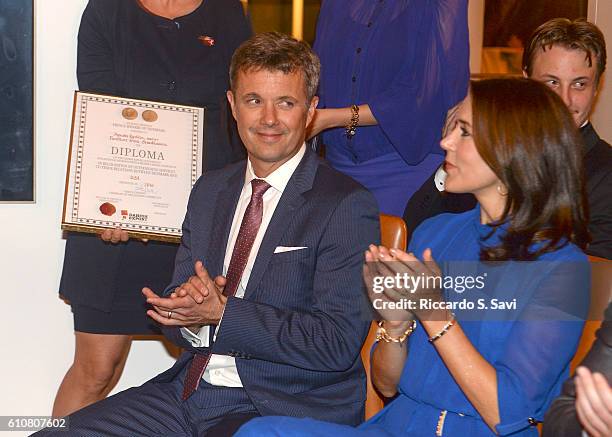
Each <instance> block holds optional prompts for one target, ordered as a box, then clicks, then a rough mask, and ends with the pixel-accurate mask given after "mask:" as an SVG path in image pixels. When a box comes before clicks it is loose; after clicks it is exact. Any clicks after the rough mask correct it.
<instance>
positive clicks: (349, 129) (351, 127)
mask: <svg viewBox="0 0 612 437" xmlns="http://www.w3.org/2000/svg"><path fill="white" fill-rule="evenodd" d="M358 123H359V106H357V105H351V121H350V122H349V124H347V125H346V129H345V132H346V137H347V138H348V139H349V140H350V139H351V138H353V137H354V136H355V132H357V124H358Z"/></svg>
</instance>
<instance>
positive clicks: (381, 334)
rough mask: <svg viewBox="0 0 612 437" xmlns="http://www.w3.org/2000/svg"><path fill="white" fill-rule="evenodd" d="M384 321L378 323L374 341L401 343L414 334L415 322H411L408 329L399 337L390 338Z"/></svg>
mask: <svg viewBox="0 0 612 437" xmlns="http://www.w3.org/2000/svg"><path fill="white" fill-rule="evenodd" d="M383 323H384V320H381V321H379V322H378V331H376V341H380V340H382V341H384V342H385V343H391V342H392V343H403V342H404V341H406V339H407V338H408V337H409V336H410V334H412V333H413V332H414V330H415V329H416V327H417V322H416V320H413V321H412V323H411V324H410V326H409V327H408V329H406V331H405V332H404V333H403V334H402V335H400V336H399V337H391V336H390V335H389V333H388V332H387V330H386V329H385V327H384V326H383Z"/></svg>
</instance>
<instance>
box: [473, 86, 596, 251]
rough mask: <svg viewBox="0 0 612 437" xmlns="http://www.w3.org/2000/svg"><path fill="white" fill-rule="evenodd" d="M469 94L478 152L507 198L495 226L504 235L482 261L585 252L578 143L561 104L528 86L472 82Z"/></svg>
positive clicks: (538, 88) (540, 88)
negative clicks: (570, 246) (567, 248)
mask: <svg viewBox="0 0 612 437" xmlns="http://www.w3.org/2000/svg"><path fill="white" fill-rule="evenodd" d="M470 94H471V99H472V114H473V123H472V124H473V135H474V142H475V144H476V148H477V149H478V152H479V153H480V155H481V156H482V158H483V159H484V161H485V162H486V163H487V165H488V166H489V167H490V168H491V169H492V170H493V172H494V173H495V174H496V175H497V177H498V178H499V179H500V181H501V182H502V183H503V184H504V185H505V187H506V188H507V191H508V194H507V202H506V208H505V210H504V212H503V215H502V217H501V219H500V220H499V221H498V222H497V223H496V224H494V225H493V226H494V227H496V226H499V225H501V224H503V223H507V224H508V228H507V232H506V233H505V234H504V236H503V237H502V238H501V244H500V245H498V246H493V247H486V246H483V248H482V251H481V259H483V260H488V261H502V260H510V259H513V260H533V259H536V258H538V257H539V256H540V255H541V254H543V253H546V252H551V251H554V250H556V249H558V248H559V247H562V246H564V245H566V244H567V243H569V242H572V243H574V244H576V245H578V246H579V247H581V248H583V249H584V248H585V247H586V244H587V243H588V240H589V236H588V232H587V229H586V221H587V216H588V211H587V209H586V202H585V198H586V197H585V194H584V186H583V180H584V178H583V175H582V139H581V137H580V135H579V133H578V130H577V129H576V125H575V122H574V120H573V119H572V116H571V115H570V113H569V111H568V110H567V107H566V106H565V104H564V103H563V101H562V100H561V98H560V97H559V96H557V95H556V94H555V93H554V92H553V91H551V90H550V89H548V88H547V87H546V86H545V85H543V84H541V83H539V82H536V81H533V80H530V79H489V80H482V81H473V82H472V83H471V89H470ZM485 244H486V242H485Z"/></svg>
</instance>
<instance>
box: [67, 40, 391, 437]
mask: <svg viewBox="0 0 612 437" xmlns="http://www.w3.org/2000/svg"><path fill="white" fill-rule="evenodd" d="M319 69H320V66H319V61H318V59H317V57H316V55H315V54H314V53H313V52H312V51H311V50H310V48H309V47H308V46H307V45H306V44H304V43H301V42H298V41H296V40H294V39H292V38H290V37H288V36H284V35H281V34H277V33H269V34H260V35H257V36H255V37H253V38H252V39H251V40H249V41H247V42H246V43H244V44H243V45H242V46H241V47H240V48H239V49H238V50H237V51H236V53H235V54H234V57H233V60H232V66H231V70H230V77H231V88H232V89H231V91H228V93H227V97H228V100H229V103H230V105H231V108H232V113H233V115H234V118H235V119H236V121H237V124H238V131H239V133H240V136H241V138H242V140H243V142H244V144H245V147H246V149H247V152H248V160H247V161H246V162H242V163H238V164H234V165H231V166H229V167H226V168H225V169H223V170H217V171H211V172H208V173H206V174H205V175H204V176H202V177H201V178H200V180H199V181H198V182H197V184H196V186H195V187H194V189H193V191H192V193H191V197H190V200H189V204H188V207H187V214H186V217H185V221H184V224H183V238H182V242H181V246H180V249H179V251H178V254H177V258H176V264H175V271H174V276H173V279H172V283H171V285H170V286H169V287H168V288H167V289H166V290H165V292H164V297H159V296H157V295H156V294H155V293H154V292H153V291H152V290H149V289H144V290H143V293H144V294H145V296H146V297H147V301H148V302H149V303H151V304H152V305H153V307H154V310H151V311H149V315H150V316H151V317H152V318H153V319H155V320H156V321H158V322H159V323H160V324H162V325H163V327H164V331H165V334H166V335H167V336H168V337H169V338H170V339H171V340H172V341H173V342H175V343H176V344H177V345H179V346H181V347H182V348H184V349H185V352H183V354H182V355H181V356H180V358H179V359H178V361H177V363H176V364H175V365H174V366H173V367H172V368H171V369H169V370H167V371H166V372H164V373H162V374H161V375H159V376H157V377H156V378H154V379H153V380H151V381H149V382H147V383H145V384H144V385H142V386H141V387H137V388H132V389H129V390H126V391H124V392H122V393H119V394H117V395H115V396H112V397H110V398H108V399H106V400H103V401H101V402H99V403H96V404H94V405H92V406H89V407H87V408H84V409H82V410H80V411H78V412H77V413H75V414H73V415H72V416H70V422H69V423H70V430H71V433H74V434H75V435H126V436H128V435H129V436H134V435H203V434H211V435H213V434H214V435H231V434H232V432H233V431H234V430H235V429H237V428H238V426H239V425H240V424H242V423H243V422H244V421H246V420H248V419H250V418H252V417H256V416H259V415H288V416H297V417H304V416H308V417H314V418H316V419H321V420H330V421H334V422H338V423H344V424H351V425H356V424H358V423H360V422H361V421H362V420H363V413H364V410H363V407H364V400H365V376H364V371H363V366H362V363H361V360H360V358H359V351H360V348H361V345H362V342H363V340H364V338H365V335H366V333H367V330H368V326H369V322H368V320H366V318H364V317H363V315H362V309H363V305H364V302H365V294H364V293H363V288H362V287H363V284H362V280H361V269H362V264H363V253H364V251H365V250H366V249H367V247H368V245H369V244H370V243H374V244H376V243H377V242H378V240H379V227H378V208H377V206H376V202H375V200H374V198H373V197H372V195H371V194H370V193H369V192H367V191H366V190H365V189H364V188H363V187H361V186H360V185H358V184H357V183H356V182H354V181H353V180H352V179H350V178H348V177H346V176H344V175H342V174H340V173H338V172H336V171H335V170H333V169H331V168H330V167H328V166H327V165H325V164H324V163H322V162H321V161H320V160H319V158H318V157H317V156H316V155H315V154H314V153H313V152H311V151H309V150H308V149H307V148H306V146H305V144H304V139H305V132H306V128H307V126H308V124H309V123H310V122H311V120H312V118H313V115H314V110H315V107H316V105H317V101H318V99H317V97H316V96H315V95H314V94H315V91H316V89H317V83H318V76H319ZM365 305H367V303H365Z"/></svg>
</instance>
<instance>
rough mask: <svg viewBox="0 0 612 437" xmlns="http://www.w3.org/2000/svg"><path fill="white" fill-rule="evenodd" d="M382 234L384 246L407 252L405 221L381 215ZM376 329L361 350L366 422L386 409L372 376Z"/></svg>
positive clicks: (373, 324)
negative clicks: (365, 389) (372, 353)
mask: <svg viewBox="0 0 612 437" xmlns="http://www.w3.org/2000/svg"><path fill="white" fill-rule="evenodd" d="M380 234H381V235H380V241H381V243H382V245H383V246H386V247H389V248H391V247H394V248H397V249H402V250H406V238H407V235H408V230H407V228H406V223H404V220H403V219H402V218H401V217H397V216H394V215H387V214H381V215H380ZM376 328H377V325H376V322H372V325H371V326H370V331H369V332H368V337H367V338H366V341H365V343H364V344H363V347H362V348H361V359H362V361H363V365H364V367H365V371H366V375H367V380H368V381H367V383H368V387H367V398H366V405H365V415H366V420H367V419H369V418H370V417H372V416H374V415H375V414H376V413H378V412H379V411H380V410H381V409H382V408H383V407H384V399H383V397H382V396H381V395H380V394H379V393H378V392H377V391H376V389H375V388H374V385H373V384H372V377H371V375H370V351H371V350H372V346H373V345H374V341H375V340H376Z"/></svg>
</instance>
